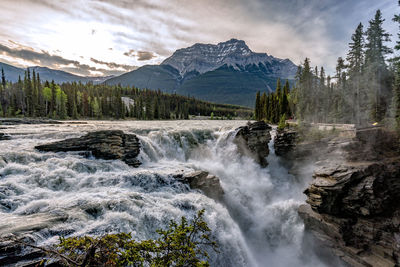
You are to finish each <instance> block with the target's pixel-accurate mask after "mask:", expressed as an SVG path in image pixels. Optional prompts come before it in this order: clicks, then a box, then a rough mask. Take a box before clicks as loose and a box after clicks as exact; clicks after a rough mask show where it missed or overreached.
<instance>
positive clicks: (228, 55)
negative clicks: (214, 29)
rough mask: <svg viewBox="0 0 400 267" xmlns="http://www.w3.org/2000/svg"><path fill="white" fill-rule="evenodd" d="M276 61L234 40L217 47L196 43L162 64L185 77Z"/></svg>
mask: <svg viewBox="0 0 400 267" xmlns="http://www.w3.org/2000/svg"><path fill="white" fill-rule="evenodd" d="M274 59H275V58H274V57H271V56H268V55H267V54H266V53H255V52H253V51H251V50H250V48H249V47H248V46H247V44H246V42H245V41H243V40H238V39H235V38H232V39H230V40H228V41H225V42H220V43H218V44H216V45H215V44H201V43H196V44H194V45H192V46H190V47H187V48H182V49H178V50H177V51H175V52H174V53H173V55H172V56H170V57H169V58H167V59H165V60H164V61H163V62H162V63H161V64H162V65H170V66H172V67H173V68H175V69H177V70H178V71H179V73H180V75H181V76H182V77H183V76H185V74H187V73H189V72H198V73H205V72H208V71H212V70H215V69H217V68H219V67H221V66H223V65H227V66H231V67H233V68H240V67H241V66H242V67H245V66H248V65H252V64H255V65H259V64H260V63H261V64H265V63H266V62H271V61H272V60H274Z"/></svg>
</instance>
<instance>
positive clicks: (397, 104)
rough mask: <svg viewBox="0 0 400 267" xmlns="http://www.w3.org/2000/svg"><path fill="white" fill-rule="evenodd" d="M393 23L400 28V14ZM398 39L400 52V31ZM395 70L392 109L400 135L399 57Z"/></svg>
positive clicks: (397, 43) (396, 59)
mask: <svg viewBox="0 0 400 267" xmlns="http://www.w3.org/2000/svg"><path fill="white" fill-rule="evenodd" d="M399 5H400V2H399ZM393 21H394V22H397V23H398V24H399V28H400V14H399V15H395V16H394V18H393ZM397 37H398V40H397V41H396V46H395V47H394V48H395V50H397V51H400V30H399V32H398V33H397ZM394 68H395V80H394V86H393V100H392V106H393V107H392V108H393V115H394V117H395V120H396V128H397V131H398V132H399V133H400V57H399V56H397V57H396V58H395V61H394Z"/></svg>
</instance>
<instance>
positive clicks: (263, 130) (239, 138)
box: [234, 121, 272, 167]
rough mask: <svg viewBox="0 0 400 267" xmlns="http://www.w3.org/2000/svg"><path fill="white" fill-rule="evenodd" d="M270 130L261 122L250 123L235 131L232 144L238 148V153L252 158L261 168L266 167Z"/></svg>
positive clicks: (269, 127)
mask: <svg viewBox="0 0 400 267" xmlns="http://www.w3.org/2000/svg"><path fill="white" fill-rule="evenodd" d="M271 129H272V128H271V126H269V125H268V124H266V123H265V122H263V121H258V122H254V123H250V124H249V125H246V126H242V127H239V128H238V129H236V135H235V140H234V143H235V144H236V145H237V146H238V150H239V153H241V154H242V155H246V156H248V157H251V158H253V159H254V160H255V161H256V162H257V163H259V164H260V165H261V166H262V167H266V166H267V165H268V162H267V159H266V157H267V156H268V154H269V149H268V143H269V141H270V140H271V134H270V131H271Z"/></svg>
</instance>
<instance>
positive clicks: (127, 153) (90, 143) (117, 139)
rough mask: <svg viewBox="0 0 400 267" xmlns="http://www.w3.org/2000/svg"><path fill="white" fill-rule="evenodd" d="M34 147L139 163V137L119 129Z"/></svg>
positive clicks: (130, 163) (131, 164) (91, 133)
mask: <svg viewBox="0 0 400 267" xmlns="http://www.w3.org/2000/svg"><path fill="white" fill-rule="evenodd" d="M35 148H36V149H38V150H39V151H46V152H68V151H87V152H91V153H92V155H93V156H94V157H96V158H99V159H106V160H115V159H119V160H122V161H124V162H125V163H126V164H128V165H130V166H133V167H138V166H139V165H140V164H141V162H140V161H139V160H138V159H137V158H136V157H137V156H138V155H139V153H140V142H139V139H138V138H137V137H136V135H134V134H125V133H124V132H123V131H119V130H104V131H96V132H90V133H88V134H86V135H84V136H82V137H79V138H71V139H66V140H63V141H59V142H54V143H50V144H45V145H40V146H36V147H35Z"/></svg>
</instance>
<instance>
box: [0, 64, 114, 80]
mask: <svg viewBox="0 0 400 267" xmlns="http://www.w3.org/2000/svg"><path fill="white" fill-rule="evenodd" d="M0 68H3V70H4V73H5V77H6V80H8V81H12V82H16V81H18V77H21V79H23V78H24V74H25V71H26V69H29V70H30V71H32V70H35V72H36V73H39V76H40V79H41V80H42V81H46V80H47V81H52V80H54V82H56V83H63V82H83V83H88V82H93V83H102V82H104V81H105V80H107V79H110V78H113V77H114V76H93V77H91V76H80V75H75V74H72V73H69V72H66V71H63V70H55V69H51V68H48V67H41V66H32V67H27V68H26V69H23V68H18V67H15V66H13V65H10V64H7V63H3V62H0Z"/></svg>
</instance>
